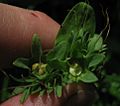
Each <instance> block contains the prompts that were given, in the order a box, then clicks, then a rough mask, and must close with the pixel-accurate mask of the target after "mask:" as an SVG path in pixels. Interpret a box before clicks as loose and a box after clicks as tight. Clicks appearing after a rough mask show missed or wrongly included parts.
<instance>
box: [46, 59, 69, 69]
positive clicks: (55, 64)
mask: <svg viewBox="0 0 120 106" xmlns="http://www.w3.org/2000/svg"><path fill="white" fill-rule="evenodd" d="M48 65H49V66H50V67H51V68H52V69H60V70H64V71H65V70H67V69H68V64H67V62H66V61H62V60H51V61H49V62H48Z"/></svg>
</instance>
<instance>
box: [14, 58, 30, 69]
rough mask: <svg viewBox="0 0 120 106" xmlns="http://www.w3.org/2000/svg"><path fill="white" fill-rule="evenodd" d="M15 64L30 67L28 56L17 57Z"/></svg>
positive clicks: (25, 67)
mask: <svg viewBox="0 0 120 106" xmlns="http://www.w3.org/2000/svg"><path fill="white" fill-rule="evenodd" d="M13 65H14V66H16V67H19V68H23V69H28V70H30V68H29V59H26V58H17V59H16V60H15V61H14V62H13Z"/></svg>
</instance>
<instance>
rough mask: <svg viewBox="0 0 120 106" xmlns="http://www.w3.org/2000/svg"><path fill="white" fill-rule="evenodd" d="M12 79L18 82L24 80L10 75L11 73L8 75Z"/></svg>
mask: <svg viewBox="0 0 120 106" xmlns="http://www.w3.org/2000/svg"><path fill="white" fill-rule="evenodd" d="M9 76H10V77H11V78H12V79H13V80H15V81H17V82H20V83H25V80H23V79H18V78H16V77H14V76H12V75H9Z"/></svg>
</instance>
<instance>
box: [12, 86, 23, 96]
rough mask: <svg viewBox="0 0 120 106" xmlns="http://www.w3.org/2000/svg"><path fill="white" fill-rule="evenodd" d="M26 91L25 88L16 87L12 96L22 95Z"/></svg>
mask: <svg viewBox="0 0 120 106" xmlns="http://www.w3.org/2000/svg"><path fill="white" fill-rule="evenodd" d="M23 91H24V87H19V86H18V87H16V88H15V89H14V90H13V92H12V96H14V95H17V94H20V93H22V92H23Z"/></svg>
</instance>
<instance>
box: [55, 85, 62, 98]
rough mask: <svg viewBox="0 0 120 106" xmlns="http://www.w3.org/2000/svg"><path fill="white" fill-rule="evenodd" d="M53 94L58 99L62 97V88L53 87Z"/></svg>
mask: <svg viewBox="0 0 120 106" xmlns="http://www.w3.org/2000/svg"><path fill="white" fill-rule="evenodd" d="M55 93H56V95H57V96H58V97H61V96H62V86H60V85H56V86H55Z"/></svg>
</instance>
